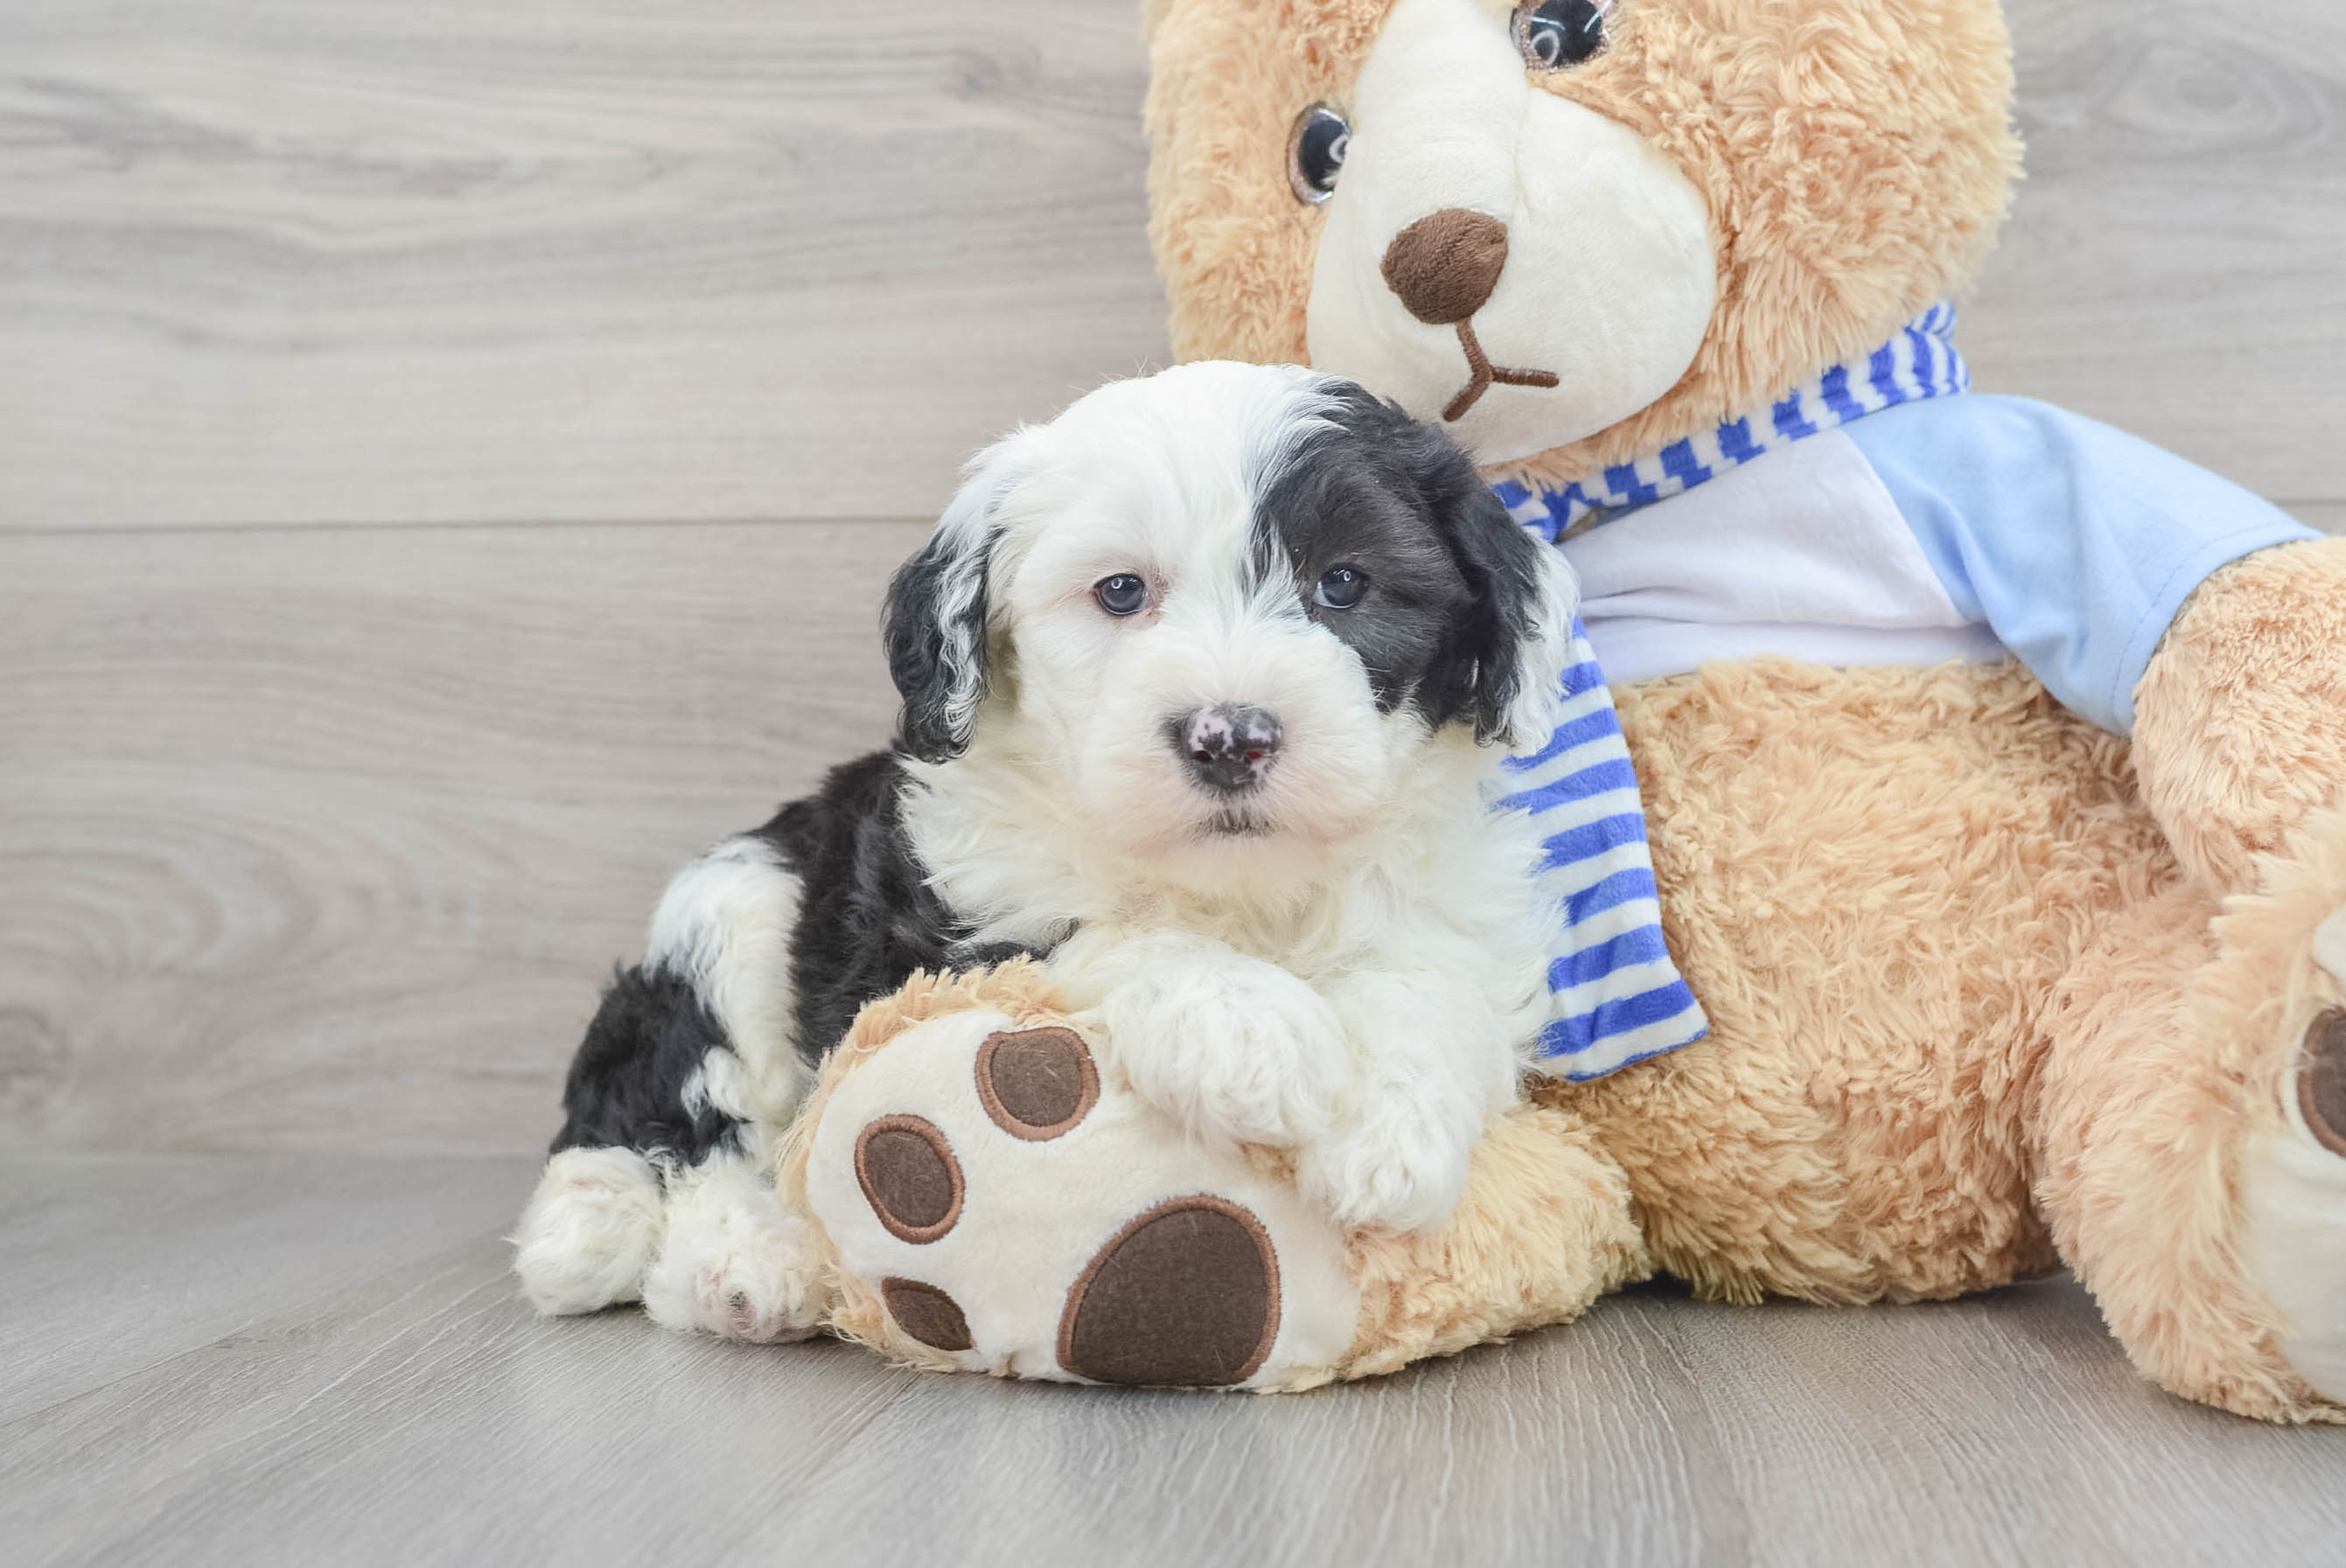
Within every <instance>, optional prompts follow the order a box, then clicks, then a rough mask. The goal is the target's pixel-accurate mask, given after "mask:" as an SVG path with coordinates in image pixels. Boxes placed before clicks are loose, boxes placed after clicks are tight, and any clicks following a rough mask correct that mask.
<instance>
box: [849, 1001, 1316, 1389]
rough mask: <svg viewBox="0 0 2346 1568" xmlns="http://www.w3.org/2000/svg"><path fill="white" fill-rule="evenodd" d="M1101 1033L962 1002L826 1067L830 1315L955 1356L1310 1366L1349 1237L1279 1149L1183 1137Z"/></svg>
mask: <svg viewBox="0 0 2346 1568" xmlns="http://www.w3.org/2000/svg"><path fill="white" fill-rule="evenodd" d="M1098 1044H1099V1043H1098V1039H1097V1036H1096V1035H1094V1034H1091V1033H1088V1032H1087V1031H1086V1030H1082V1029H1078V1028H1076V1027H1075V1026H1074V1025H1073V1024H1071V1023H1062V1022H1059V1021H1057V1020H1046V1021H1041V1022H1037V1021H1035V1020H1032V1019H1029V1020H1026V1021H1024V1022H1020V1021H1014V1020H1012V1019H1011V1018H1009V1017H1008V1016H1006V1015H1005V1014H1003V1013H996V1012H993V1011H990V1010H981V1011H972V1012H965V1013H950V1014H946V1015H944V1016H943V1017H939V1018H934V1019H931V1020H929V1021H928V1022H926V1023H921V1024H919V1025H916V1026H915V1027H913V1028H912V1029H910V1030H907V1031H906V1032H905V1033H903V1034H902V1035H899V1036H897V1037H896V1038H895V1039H893V1040H892V1041H890V1042H889V1044H888V1046H887V1049H885V1050H884V1051H882V1052H879V1053H878V1054H875V1055H874V1056H873V1057H872V1059H871V1060H870V1061H868V1062H866V1063H864V1064H862V1065H860V1066H859V1067H858V1068H857V1069H856V1070H855V1071H854V1072H853V1073H852V1074H848V1075H846V1076H845V1077H843V1078H841V1080H840V1082H839V1084H838V1086H837V1088H836V1089H835V1090H833V1091H832V1092H831V1094H830V1095H829V1097H828V1098H827V1099H826V1100H825V1101H824V1103H823V1104H822V1105H821V1111H820V1114H819V1120H818V1121H817V1123H816V1125H815V1128H814V1131H813V1134H812V1138H811V1145H810V1147H809V1150H808V1155H807V1169H806V1177H805V1192H806V1197H807V1206H808V1208H809V1210H810V1212H811V1214H812V1216H813V1217H814V1219H815V1221H816V1222H817V1223H818V1224H819V1225H820V1226H821V1229H822V1231H823V1232H824V1233H825V1234H826V1235H827V1236H828V1237H829V1238H830V1241H831V1246H832V1247H834V1248H835V1249H836V1251H837V1254H838V1261H839V1266H840V1268H841V1269H842V1270H843V1271H844V1273H845V1274H846V1275H847V1276H849V1277H850V1279H851V1281H852V1284H851V1287H850V1288H848V1290H847V1292H846V1304H845V1305H843V1306H842V1307H841V1317H840V1321H841V1326H842V1327H844V1328H846V1329H848V1330H849V1331H850V1332H852V1333H854V1334H856V1335H857V1336H858V1337H860V1338H865V1339H872V1340H874V1341H876V1342H877V1343H879V1344H880V1345H881V1346H882V1348H883V1349H890V1350H892V1351H893V1352H894V1353H895V1354H897V1355H899V1356H900V1357H902V1358H903V1359H908V1360H913V1361H917V1362H919V1363H921V1364H924V1365H928V1366H933V1367H939V1368H945V1367H951V1368H958V1369H964V1370H969V1371H988V1372H997V1373H1006V1374H1012V1375H1016V1376H1021V1377H1033V1378H1048V1379H1056V1380H1070V1381H1072V1380H1084V1381H1092V1382H1103V1383H1132V1384H1154V1385H1166V1386H1176V1387H1190V1388H1243V1387H1258V1386H1266V1385H1270V1384H1273V1383H1278V1384H1281V1385H1285V1384H1288V1383H1291V1382H1295V1381H1298V1380H1310V1379H1311V1377H1312V1376H1313V1375H1314V1374H1315V1373H1316V1372H1317V1370H1318V1369H1325V1368H1327V1367H1329V1366H1331V1365H1332V1364H1333V1363H1334V1362H1336V1361H1337V1360H1338V1359H1340V1358H1341V1356H1342V1355H1343V1353H1344V1352H1345V1350H1346V1349H1348V1348H1349V1346H1350V1344H1351V1341H1352V1334H1353V1331H1354V1329H1355V1327H1356V1324H1357V1321H1358V1319H1359V1314H1360V1298H1359V1292H1358V1289H1357V1288H1356V1287H1355V1286H1354V1285H1353V1283H1352V1276H1351V1272H1350V1269H1349V1268H1348V1266H1347V1261H1346V1257H1345V1254H1344V1250H1343V1245H1342V1238H1341V1237H1340V1236H1339V1235H1338V1234H1337V1233H1336V1231H1335V1230H1334V1228H1333V1227H1331V1225H1329V1223H1328V1221H1327V1219H1326V1217H1324V1216H1323V1215H1322V1214H1321V1213H1320V1212H1318V1211H1317V1210H1316V1209H1315V1208H1314V1207H1312V1206H1311V1204H1310V1203H1309V1202H1307V1201H1306V1200H1305V1199H1303V1198H1302V1197H1301V1196H1300V1195H1299V1194H1298V1193H1297V1192H1296V1191H1295V1189H1294V1187H1293V1186H1292V1185H1291V1183H1290V1182H1289V1181H1288V1180H1287V1179H1285V1176H1284V1175H1283V1173H1282V1172H1281V1170H1280V1168H1279V1165H1280V1162H1278V1161H1277V1160H1275V1159H1271V1158H1268V1157H1265V1156H1262V1155H1260V1153H1259V1152H1258V1153H1256V1154H1253V1155H1250V1154H1249V1153H1248V1152H1247V1151H1245V1150H1242V1149H1239V1148H1237V1147H1233V1146H1230V1145H1224V1144H1221V1143H1219V1142H1215V1143H1200V1142H1199V1140H1197V1139H1195V1138H1193V1137H1191V1136H1190V1135H1188V1131H1187V1129H1186V1128H1185V1127H1184V1126H1183V1125H1181V1124H1180V1123H1179V1122H1178V1121H1177V1120H1175V1119H1174V1118H1173V1117H1171V1116H1168V1115H1166V1114H1164V1113H1163V1112H1161V1111H1160V1110H1158V1108H1157V1107H1156V1106H1154V1105H1151V1104H1149V1103H1148V1102H1147V1101H1145V1100H1143V1099H1142V1098H1141V1097H1139V1096H1138V1095H1136V1094H1134V1093H1133V1092H1132V1091H1131V1090H1130V1089H1129V1088H1128V1087H1127V1086H1126V1085H1125V1084H1123V1083H1122V1082H1120V1081H1119V1079H1118V1078H1117V1075H1116V1074H1111V1073H1104V1072H1103V1071H1101V1068H1100V1059H1099V1055H1098ZM859 1295H860V1296H861V1297H862V1306H861V1307H859V1306H858V1305H857V1298H858V1297H859Z"/></svg>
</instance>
